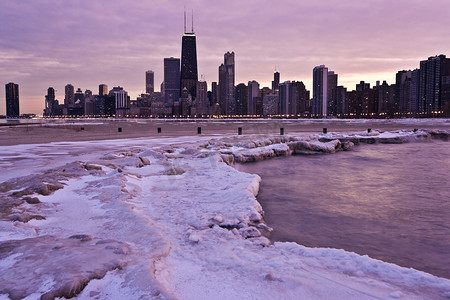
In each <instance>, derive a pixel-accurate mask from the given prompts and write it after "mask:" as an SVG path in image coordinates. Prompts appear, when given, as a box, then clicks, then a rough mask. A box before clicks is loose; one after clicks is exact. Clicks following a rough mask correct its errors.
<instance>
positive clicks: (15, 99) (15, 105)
mask: <svg viewBox="0 0 450 300" xmlns="http://www.w3.org/2000/svg"><path fill="white" fill-rule="evenodd" d="M5 92H6V117H7V118H18V117H19V116H20V113H19V85H18V84H15V83H14V82H10V83H7V84H5Z"/></svg>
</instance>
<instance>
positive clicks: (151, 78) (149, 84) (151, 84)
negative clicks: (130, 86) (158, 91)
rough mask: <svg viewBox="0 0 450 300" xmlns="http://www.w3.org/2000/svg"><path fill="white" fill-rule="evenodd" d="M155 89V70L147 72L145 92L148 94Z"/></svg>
mask: <svg viewBox="0 0 450 300" xmlns="http://www.w3.org/2000/svg"><path fill="white" fill-rule="evenodd" d="M154 91H155V74H154V73H153V71H147V72H145V92H146V93H147V94H150V93H153V92H154Z"/></svg>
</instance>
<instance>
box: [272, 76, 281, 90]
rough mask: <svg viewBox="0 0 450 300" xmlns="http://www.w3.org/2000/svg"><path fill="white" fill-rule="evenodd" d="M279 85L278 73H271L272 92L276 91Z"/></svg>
mask: <svg viewBox="0 0 450 300" xmlns="http://www.w3.org/2000/svg"><path fill="white" fill-rule="evenodd" d="M279 84H280V73H279V72H277V71H275V73H273V81H272V91H273V92H275V91H278V85H279Z"/></svg>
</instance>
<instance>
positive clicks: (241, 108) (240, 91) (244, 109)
mask: <svg viewBox="0 0 450 300" xmlns="http://www.w3.org/2000/svg"><path fill="white" fill-rule="evenodd" d="M234 95H235V98H236V114H237V115H247V113H248V88H247V86H246V85H245V83H239V84H238V85H237V86H236V88H235V94H234Z"/></svg>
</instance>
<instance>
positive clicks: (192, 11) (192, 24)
mask: <svg viewBox="0 0 450 300" xmlns="http://www.w3.org/2000/svg"><path fill="white" fill-rule="evenodd" d="M192 33H194V10H192Z"/></svg>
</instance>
